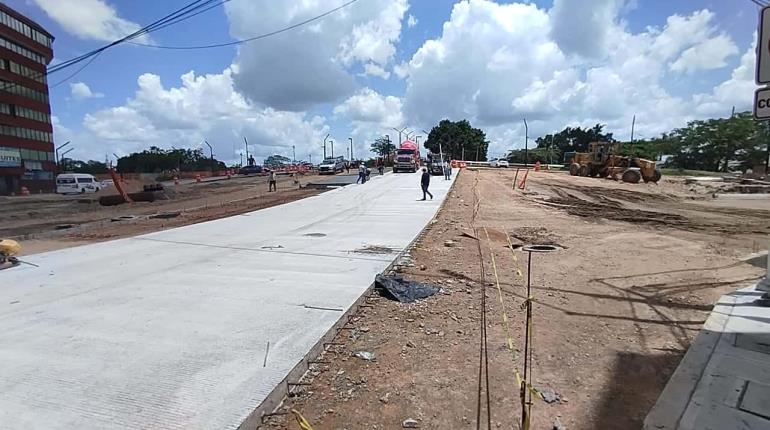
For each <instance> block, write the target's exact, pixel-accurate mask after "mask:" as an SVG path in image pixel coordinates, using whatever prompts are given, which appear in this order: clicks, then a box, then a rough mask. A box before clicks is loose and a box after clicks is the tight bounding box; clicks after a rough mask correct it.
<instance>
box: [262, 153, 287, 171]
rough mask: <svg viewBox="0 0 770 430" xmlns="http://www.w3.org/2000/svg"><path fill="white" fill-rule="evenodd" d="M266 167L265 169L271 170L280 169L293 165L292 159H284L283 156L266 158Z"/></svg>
mask: <svg viewBox="0 0 770 430" xmlns="http://www.w3.org/2000/svg"><path fill="white" fill-rule="evenodd" d="M262 164H264V165H265V167H268V168H270V169H280V168H282V167H286V166H287V165H289V164H291V158H289V157H284V156H283V155H278V154H276V155H271V156H269V157H267V158H265V162H264V163H262Z"/></svg>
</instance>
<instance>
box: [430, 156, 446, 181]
mask: <svg viewBox="0 0 770 430" xmlns="http://www.w3.org/2000/svg"><path fill="white" fill-rule="evenodd" d="M428 172H429V173H430V174H431V175H434V176H436V175H443V174H444V160H442V159H441V155H440V154H433V153H430V152H429V153H428Z"/></svg>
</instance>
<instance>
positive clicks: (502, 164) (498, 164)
mask: <svg viewBox="0 0 770 430" xmlns="http://www.w3.org/2000/svg"><path fill="white" fill-rule="evenodd" d="M489 167H508V160H492V161H490V162H489Z"/></svg>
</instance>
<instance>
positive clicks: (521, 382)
mask: <svg viewBox="0 0 770 430" xmlns="http://www.w3.org/2000/svg"><path fill="white" fill-rule="evenodd" d="M484 234H485V235H486V237H487V243H488V244H489V253H490V256H491V259H492V272H493V273H494V275H495V284H496V285H497V297H498V300H499V301H500V307H501V309H502V312H503V327H504V330H505V337H506V345H507V346H508V350H509V351H511V357H512V359H513V361H514V364H515V363H516V350H515V349H514V348H513V337H512V336H511V329H510V324H509V321H508V314H507V312H506V311H505V305H504V303H503V289H502V288H501V287H500V278H499V276H498V274H497V262H496V260H495V253H494V251H493V250H492V241H491V239H490V238H489V231H487V228H486V227H484ZM505 238H506V239H507V240H508V248H509V249H510V250H511V258H512V260H513V264H514V267H515V266H517V264H516V263H517V262H518V259H517V258H516V254H515V253H514V250H513V244H512V243H511V239H510V237H508V234H506V235H505ZM516 276H518V277H520V278H521V277H523V275H522V273H521V270H519V268H518V267H517V268H516ZM531 301H532V296H529V297H527V299H526V300H524V302H523V303H522V305H521V306H522V309H525V308H526V307H527V305H528V304H529V303H530V302H531ZM532 331H533V330H532V323H531V322H530V324H529V329H528V330H527V333H526V334H525V335H526V336H527V338H528V341H529V343H530V344H531V343H532ZM525 359H526V357H525ZM513 372H514V376H515V377H516V385H517V386H518V387H519V388H521V387H525V388H526V389H527V390H528V391H529V392H530V393H531V394H532V396H533V397H537V398H539V399H542V398H543V395H542V394H541V393H540V391H538V390H537V389H536V388H535V387H533V386H532V384H531V383H529V382H528V381H526V380H524V379H523V378H522V377H521V373H519V370H518V369H517V368H515V367H514V370H513ZM527 409H528V412H527V420H526V421H525V422H524V430H529V428H530V417H531V416H532V414H531V410H532V404H531V403H530V404H529V405H528V408H527Z"/></svg>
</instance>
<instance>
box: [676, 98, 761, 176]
mask: <svg viewBox="0 0 770 430" xmlns="http://www.w3.org/2000/svg"><path fill="white" fill-rule="evenodd" d="M767 134H768V133H767V130H766V128H765V127H763V126H762V125H761V124H760V123H759V122H757V121H754V120H753V118H752V116H751V113H750V112H742V113H738V114H736V115H734V116H732V117H730V118H718V119H709V120H698V121H691V122H689V123H687V127H683V128H678V129H676V130H674V131H672V132H671V133H670V134H668V135H665V137H666V139H665V141H664V142H662V144H663V145H665V149H668V150H670V152H669V153H670V154H671V155H673V156H674V159H673V164H674V166H676V167H679V168H683V169H697V170H710V171H722V172H726V171H728V170H729V169H730V168H743V169H745V168H749V167H754V166H756V165H761V164H763V161H764V155H763V149H764V148H765V144H766V143H765V142H767V138H768V136H767Z"/></svg>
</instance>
